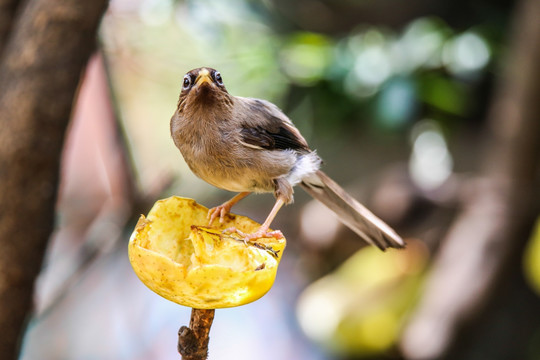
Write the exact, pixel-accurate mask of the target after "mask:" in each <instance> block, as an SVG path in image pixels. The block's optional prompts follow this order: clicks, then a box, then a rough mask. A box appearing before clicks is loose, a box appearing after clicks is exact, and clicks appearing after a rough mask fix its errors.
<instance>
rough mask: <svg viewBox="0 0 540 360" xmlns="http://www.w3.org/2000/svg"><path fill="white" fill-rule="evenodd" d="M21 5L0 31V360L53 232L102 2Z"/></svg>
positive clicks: (3, 0) (6, 355) (17, 329)
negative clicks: (64, 154)
mask: <svg viewBox="0 0 540 360" xmlns="http://www.w3.org/2000/svg"><path fill="white" fill-rule="evenodd" d="M16 3H17V2H16V1H9V0H0V16H2V18H1V19H0V20H2V21H4V20H5V17H4V14H6V13H10V14H14V13H15V9H14V8H15V5H16ZM6 4H7V5H6ZM22 4H24V5H20V6H19V8H18V9H16V11H17V14H18V17H17V18H15V19H10V18H9V17H7V18H8V19H9V20H11V21H9V23H10V24H8V25H7V27H6V25H5V23H4V25H2V27H1V28H0V36H2V37H3V38H2V37H0V54H1V62H0V124H1V126H0V189H1V191H0V309H2V311H0V329H2V336H1V337H0V354H2V358H3V359H16V358H17V353H18V340H19V338H20V336H21V333H22V330H23V328H24V321H25V318H26V316H27V315H28V313H29V311H30V310H31V308H32V292H33V287H34V280H35V279H36V277H37V275H38V274H39V271H40V268H41V262H42V258H43V254H44V251H45V247H46V244H47V240H48V239H49V235H50V234H51V232H52V230H53V225H54V210H55V201H56V193H57V186H58V178H59V161H60V154H61V150H62V145H63V140H64V133H65V131H66V128H67V125H68V121H69V117H70V113H71V108H72V104H73V99H74V96H75V94H76V91H77V86H78V83H79V78H80V76H81V74H82V70H83V69H84V67H85V65H86V62H87V60H88V58H89V56H90V54H91V53H92V51H93V50H94V49H95V37H96V32H97V28H98V26H99V22H100V19H101V16H102V14H103V12H104V11H105V9H106V7H107V1H106V0H92V1H80V0H33V1H27V2H22ZM4 5H6V6H4ZM21 6H23V7H22V8H21ZM6 29H7V31H5V30H6ZM2 31H3V32H2Z"/></svg>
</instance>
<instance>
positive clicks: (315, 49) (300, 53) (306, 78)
mask: <svg viewBox="0 0 540 360" xmlns="http://www.w3.org/2000/svg"><path fill="white" fill-rule="evenodd" d="M332 46H333V45H332V43H331V41H330V39H329V38H328V37H326V36H324V35H320V34H315V33H310V32H302V33H296V34H293V35H292V36H291V37H290V38H289V39H288V40H287V41H286V43H285V44H284V46H283V49H282V50H281V53H280V59H281V65H282V67H283V70H284V71H285V73H286V74H287V75H288V76H290V77H291V78H292V79H293V81H295V82H296V83H298V84H302V85H310V84H314V83H315V82H317V81H319V80H321V79H322V78H323V76H324V74H325V72H326V70H327V68H328V67H329V65H330V63H331V60H332Z"/></svg>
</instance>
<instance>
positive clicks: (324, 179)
mask: <svg viewBox="0 0 540 360" xmlns="http://www.w3.org/2000/svg"><path fill="white" fill-rule="evenodd" d="M170 130H171V136H172V139H173V141H174V144H175V145H176V147H177V148H178V149H179V150H180V152H181V154H182V156H183V158H184V160H185V162H186V163H187V165H188V166H189V168H190V169H191V171H192V172H193V173H194V174H195V175H196V176H198V177H199V178H201V179H202V180H204V181H206V182H208V183H209V184H211V185H213V186H215V187H218V188H220V189H224V190H228V191H231V192H237V193H238V194H237V195H236V196H234V197H233V198H232V199H230V200H229V201H226V202H224V203H223V204H221V205H219V206H216V207H213V208H211V209H210V210H209V211H208V220H209V225H211V224H212V223H213V222H214V221H215V220H216V219H217V218H218V217H219V221H220V222H221V223H223V222H224V219H225V217H226V215H227V214H228V213H229V212H230V210H231V208H232V207H233V206H234V205H235V204H236V203H238V201H240V200H241V199H243V198H245V197H246V196H248V195H249V194H251V193H269V192H271V193H273V194H274V196H275V198H276V202H275V204H274V206H273V208H272V210H271V211H270V213H269V215H268V216H267V218H266V220H265V221H264V222H263V224H262V225H261V226H260V227H259V228H258V230H256V231H255V232H253V233H244V232H241V231H240V230H238V229H235V228H230V229H227V231H232V232H236V233H238V234H239V235H240V236H242V237H243V238H244V241H245V242H249V241H254V240H256V239H260V238H270V237H274V238H277V239H279V238H282V237H283V234H282V233H281V231H279V230H273V231H272V230H270V225H271V223H272V221H273V220H274V218H275V217H276V215H277V213H278V211H279V210H280V209H281V207H282V206H283V205H286V204H290V203H292V202H293V188H294V187H295V186H296V185H300V186H301V187H302V188H303V189H304V190H305V191H306V192H307V193H308V194H310V195H311V196H312V197H313V198H315V199H316V200H318V201H320V202H321V203H323V204H324V205H326V206H327V207H328V208H329V209H330V210H332V211H333V212H334V213H335V214H336V215H337V217H338V218H339V220H340V221H341V222H343V223H344V224H345V225H346V226H347V227H349V228H350V229H351V230H352V231H354V232H355V233H356V234H358V236H359V237H360V238H362V239H363V240H365V241H366V242H368V243H369V244H372V245H374V246H376V247H378V248H379V249H381V250H383V251H384V250H385V249H387V248H403V247H404V246H405V243H404V241H403V239H402V238H401V237H400V236H399V235H398V234H397V233H396V232H395V231H394V230H393V229H392V228H391V227H390V226H388V225H387V224H385V223H384V222H383V221H382V220H381V219H379V218H378V217H377V216H375V215H374V214H373V213H372V212H371V211H369V210H368V209H367V208H366V207H364V206H363V205H362V204H360V203H359V202H358V201H357V200H355V199H354V198H353V197H352V196H351V195H349V194H348V193H347V192H346V191H345V190H344V189H343V188H342V187H341V186H339V185H338V184H337V183H336V182H335V181H333V180H332V179H331V178H330V177H329V176H328V175H326V174H325V173H324V172H323V171H322V170H321V169H320V168H321V164H322V160H321V158H320V157H319V156H318V155H317V152H316V151H315V150H312V149H311V148H310V147H309V145H308V143H307V141H306V140H305V139H304V137H303V136H302V134H300V131H299V130H298V129H297V128H296V127H295V126H294V124H293V123H292V121H291V120H290V119H289V118H288V117H287V116H286V115H285V114H284V113H283V112H282V111H281V110H280V109H279V108H278V107H277V106H276V105H274V104H273V103H271V102H269V101H266V100H261V99H255V98H249V97H240V96H233V95H231V94H229V92H228V91H227V89H226V87H225V84H224V82H223V78H222V76H221V73H220V72H219V71H217V70H215V69H213V68H211V67H200V68H196V69H193V70H191V71H189V72H187V73H186V75H185V76H184V78H183V80H182V90H181V92H180V96H179V99H178V103H177V108H176V110H175V112H174V114H173V116H172V118H171V121H170Z"/></svg>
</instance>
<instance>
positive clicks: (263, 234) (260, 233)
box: [223, 227, 283, 245]
mask: <svg viewBox="0 0 540 360" xmlns="http://www.w3.org/2000/svg"><path fill="white" fill-rule="evenodd" d="M223 233H237V234H238V235H240V236H241V237H242V239H243V240H244V244H246V245H247V244H248V243H249V242H251V241H255V240H257V239H261V238H275V239H282V238H283V233H282V232H281V231H280V230H272V231H268V229H264V228H262V227H261V228H259V230H257V231H255V232H254V233H251V234H248V233H245V232H243V231H240V230H238V229H237V228H235V227H230V228H227V229H225V230H223Z"/></svg>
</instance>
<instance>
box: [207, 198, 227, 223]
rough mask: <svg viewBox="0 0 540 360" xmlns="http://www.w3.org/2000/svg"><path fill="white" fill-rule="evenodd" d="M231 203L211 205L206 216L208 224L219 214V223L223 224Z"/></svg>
mask: <svg viewBox="0 0 540 360" xmlns="http://www.w3.org/2000/svg"><path fill="white" fill-rule="evenodd" d="M231 208H232V204H229V203H224V204H221V205H219V206H216V207H213V208H211V209H210V210H208V215H207V216H206V218H207V219H208V226H210V225H212V223H213V222H214V220H215V219H216V218H217V217H218V216H219V223H220V224H223V222H224V221H225V216H226V215H227V214H228V213H229V211H231Z"/></svg>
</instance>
